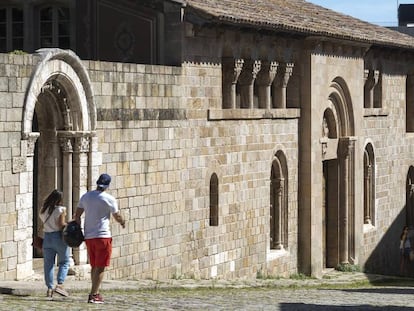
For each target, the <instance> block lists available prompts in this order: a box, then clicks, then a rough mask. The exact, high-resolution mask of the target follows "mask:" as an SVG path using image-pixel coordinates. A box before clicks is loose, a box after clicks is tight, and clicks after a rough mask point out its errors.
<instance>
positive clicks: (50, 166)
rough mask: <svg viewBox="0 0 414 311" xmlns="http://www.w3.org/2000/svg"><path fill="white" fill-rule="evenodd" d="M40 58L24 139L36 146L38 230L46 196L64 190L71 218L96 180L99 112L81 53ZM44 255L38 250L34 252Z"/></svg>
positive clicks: (78, 257)
mask: <svg viewBox="0 0 414 311" xmlns="http://www.w3.org/2000/svg"><path fill="white" fill-rule="evenodd" d="M38 56H39V63H38V64H37V66H36V69H35V70H34V72H33V75H32V77H31V81H30V84H29V86H28V90H27V92H26V98H25V105H24V113H23V130H22V139H23V141H25V140H26V141H27V142H28V143H27V144H28V145H32V146H33V151H32V152H28V153H27V156H28V157H33V170H32V181H33V182H32V184H33V234H37V233H38V232H39V231H41V227H40V222H39V221H38V220H37V215H38V210H39V209H40V207H41V205H42V202H43V200H44V198H45V197H46V196H47V195H48V194H49V193H50V192H51V191H52V190H53V189H60V190H62V191H63V193H64V204H65V206H67V211H68V213H67V214H68V219H71V218H72V214H73V210H74V208H76V205H77V202H78V200H79V198H80V195H81V194H82V193H84V192H86V191H87V190H88V188H89V185H90V184H91V180H92V178H93V177H92V176H91V175H92V171H93V166H95V165H96V163H94V157H93V154H92V148H91V145H92V144H93V143H96V142H95V138H94V129H95V123H96V112H95V106H94V103H93V96H92V89H91V83H90V80H89V77H88V74H87V72H86V69H85V67H84V66H83V65H82V63H81V61H80V59H79V58H78V57H77V56H76V55H75V54H74V53H72V52H71V51H63V50H59V49H44V50H40V51H38ZM39 256H41V254H40V253H38V252H34V257H39ZM73 259H74V261H75V263H80V262H83V261H86V252H83V253H82V252H79V251H78V250H75V251H74V253H73Z"/></svg>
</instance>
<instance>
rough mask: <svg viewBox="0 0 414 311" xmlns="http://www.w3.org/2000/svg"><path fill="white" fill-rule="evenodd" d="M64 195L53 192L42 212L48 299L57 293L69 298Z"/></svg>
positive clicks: (57, 191) (56, 191) (59, 192)
mask: <svg viewBox="0 0 414 311" xmlns="http://www.w3.org/2000/svg"><path fill="white" fill-rule="evenodd" d="M62 199H63V193H62V192H61V191H59V190H53V191H52V192H51V193H50V194H49V196H48V197H47V198H46V200H45V202H44V203H43V207H42V208H41V210H40V215H39V217H40V219H41V220H42V222H43V231H44V233H45V235H44V240H43V260H44V264H43V266H44V275H45V283H46V286H47V294H46V295H47V297H52V296H53V293H54V292H56V293H58V294H59V295H62V296H69V294H68V292H67V291H66V290H65V289H64V288H63V282H64V281H65V279H66V276H67V274H68V270H69V247H68V246H67V245H66V244H65V243H64V242H63V240H62V229H63V227H64V226H65V225H66V207H64V206H61V204H62ZM56 255H57V256H58V259H59V261H58V264H59V270H58V274H57V285H56V287H55V288H54V289H53V276H54V265H55V260H56Z"/></svg>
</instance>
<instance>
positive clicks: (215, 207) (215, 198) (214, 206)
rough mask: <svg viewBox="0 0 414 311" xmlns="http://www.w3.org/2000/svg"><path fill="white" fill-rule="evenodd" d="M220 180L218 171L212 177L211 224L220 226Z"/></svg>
mask: <svg viewBox="0 0 414 311" xmlns="http://www.w3.org/2000/svg"><path fill="white" fill-rule="evenodd" d="M218 186H219V182H218V178H217V175H216V173H214V174H213V175H211V178H210V226H218V214H219V189H218Z"/></svg>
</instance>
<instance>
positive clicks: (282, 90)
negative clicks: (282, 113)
mask: <svg viewBox="0 0 414 311" xmlns="http://www.w3.org/2000/svg"><path fill="white" fill-rule="evenodd" d="M293 67H294V64H293V63H285V64H284V65H283V66H281V68H280V71H279V75H278V77H277V78H276V80H275V83H274V89H273V94H274V97H273V107H274V108H283V109H284V108H286V106H287V104H286V90H287V85H288V83H289V79H290V77H291V76H292V73H293Z"/></svg>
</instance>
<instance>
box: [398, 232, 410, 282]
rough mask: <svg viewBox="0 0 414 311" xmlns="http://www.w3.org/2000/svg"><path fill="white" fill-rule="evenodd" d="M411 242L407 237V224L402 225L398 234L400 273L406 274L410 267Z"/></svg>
mask: <svg viewBox="0 0 414 311" xmlns="http://www.w3.org/2000/svg"><path fill="white" fill-rule="evenodd" d="M410 251H411V243H410V238H409V237H408V226H404V228H403V231H402V233H401V236H400V273H401V275H405V274H407V272H408V270H409V267H410Z"/></svg>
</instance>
